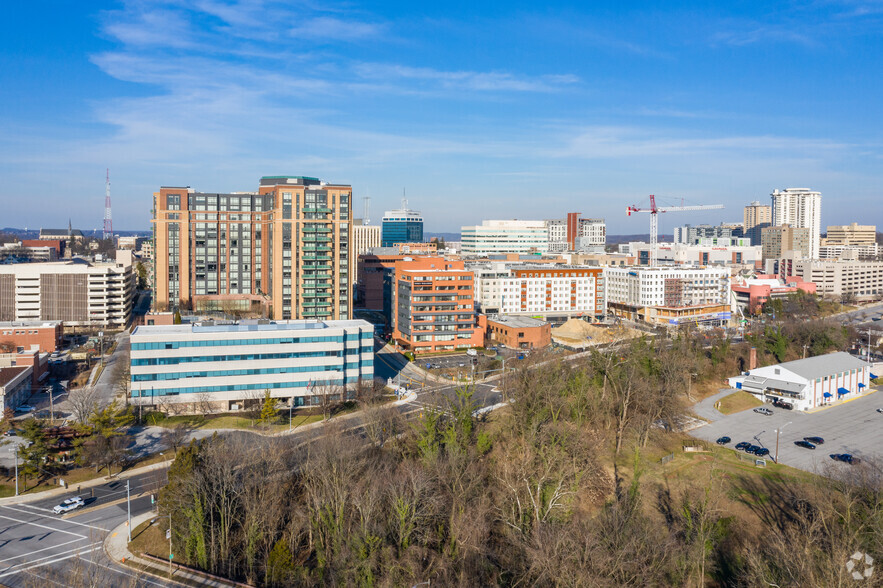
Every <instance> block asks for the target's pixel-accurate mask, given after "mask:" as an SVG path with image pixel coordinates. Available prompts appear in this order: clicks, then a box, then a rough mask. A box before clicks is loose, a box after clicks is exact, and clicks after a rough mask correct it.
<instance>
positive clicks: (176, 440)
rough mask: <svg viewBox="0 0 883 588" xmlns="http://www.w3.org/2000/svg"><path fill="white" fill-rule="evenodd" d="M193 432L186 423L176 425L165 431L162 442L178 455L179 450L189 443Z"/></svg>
mask: <svg viewBox="0 0 883 588" xmlns="http://www.w3.org/2000/svg"><path fill="white" fill-rule="evenodd" d="M192 432H193V428H192V427H189V426H187V425H186V424H184V423H175V424H174V425H173V426H171V427H166V428H165V429H163V432H162V440H163V443H164V444H165V445H166V446H167V447H168V448H169V449H171V450H172V453H173V454H174V453H178V448H179V447H181V446H182V445H184V444H185V443H187V439H189V438H190V434H191V433H192Z"/></svg>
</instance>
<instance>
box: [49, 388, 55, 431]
mask: <svg viewBox="0 0 883 588" xmlns="http://www.w3.org/2000/svg"><path fill="white" fill-rule="evenodd" d="M53 388H54V386H51V385H50V386H49V424H52V425H54V424H55V405H54V404H53V402H52V389H53Z"/></svg>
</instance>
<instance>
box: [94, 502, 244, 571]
mask: <svg viewBox="0 0 883 588" xmlns="http://www.w3.org/2000/svg"><path fill="white" fill-rule="evenodd" d="M156 516H157V515H156V513H154V512H153V511H148V512H145V513H143V514H140V515H137V516H134V517H132V530H134V529H136V528H138V525H140V524H142V523H144V522H146V521H149V520H150V519H152V518H154V517H156ZM128 538H129V532H128V529H127V528H126V523H123V524H121V525H119V526H118V527H116V528H115V529H112V530H111V531H110V533H108V534H107V537H105V538H104V552H105V553H106V554H107V557H109V558H110V559H111V560H112V561H114V562H116V563H119V564H123V565H125V566H128V567H131V568H133V569H136V570H138V571H140V572H143V573H146V574H150V575H151V576H155V577H156V578H158V579H160V580H163V581H165V582H167V583H168V584H171V585H177V586H194V585H195V586H217V587H219V588H237V587H240V586H242V584H237V583H234V582H229V581H225V580H223V579H221V578H216V577H209V576H207V575H203V574H201V573H198V572H193V571H190V570H183V569H180V568H179V567H178V566H175V565H174V564H173V565H172V579H171V580H169V568H168V565H163V564H161V563H159V562H156V561H151V560H147V559H144V558H141V557H138V556H136V555H134V554H132V553H131V552H130V551H129V546H128V545H127V541H128Z"/></svg>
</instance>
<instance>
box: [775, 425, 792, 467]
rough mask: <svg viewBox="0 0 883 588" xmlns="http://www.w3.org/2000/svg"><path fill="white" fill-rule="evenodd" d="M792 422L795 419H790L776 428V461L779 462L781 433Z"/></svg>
mask: <svg viewBox="0 0 883 588" xmlns="http://www.w3.org/2000/svg"><path fill="white" fill-rule="evenodd" d="M792 422H793V421H788V422H787V423H785V424H784V425H782V426H781V427H779V428H778V429H776V463H779V433H780V432H781V431H782V429H784V428H785V427H787V426H788V425H790V424H791V423H792Z"/></svg>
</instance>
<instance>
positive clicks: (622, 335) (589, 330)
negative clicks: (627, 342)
mask: <svg viewBox="0 0 883 588" xmlns="http://www.w3.org/2000/svg"><path fill="white" fill-rule="evenodd" d="M639 335H640V333H638V332H637V331H635V330H634V329H628V328H625V327H622V326H617V327H603V326H596V325H592V324H590V323H587V322H586V321H584V320H580V319H578V318H572V319H569V320H568V321H567V322H566V323H564V324H563V325H561V326H560V327H558V328H555V329H552V340H553V341H555V342H556V343H558V344H559V345H565V346H567V347H591V346H592V345H600V344H603V343H610V342H612V341H617V340H622V339H628V338H631V337H636V336H639Z"/></svg>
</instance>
